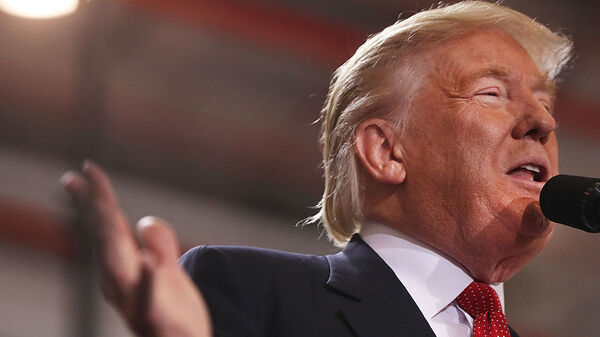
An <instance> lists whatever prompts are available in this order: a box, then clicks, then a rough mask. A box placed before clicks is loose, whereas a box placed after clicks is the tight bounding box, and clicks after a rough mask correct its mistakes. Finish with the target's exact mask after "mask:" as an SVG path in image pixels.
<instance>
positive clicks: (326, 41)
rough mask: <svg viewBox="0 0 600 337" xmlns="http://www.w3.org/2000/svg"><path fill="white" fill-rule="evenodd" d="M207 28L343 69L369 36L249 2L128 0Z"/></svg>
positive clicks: (229, 0)
mask: <svg viewBox="0 0 600 337" xmlns="http://www.w3.org/2000/svg"><path fill="white" fill-rule="evenodd" d="M126 1H128V2H130V3H133V4H135V5H139V6H140V7H143V8H147V9H149V10H152V11H153V12H156V13H160V14H161V15H167V16H171V17H174V18H176V19H183V20H185V21H187V22H190V23H192V24H195V25H198V26H201V27H202V28H203V29H214V30H217V31H219V33H221V34H229V35H231V36H234V37H239V38H242V39H243V40H250V41H254V42H258V43H259V44H263V45H266V46H272V47H275V48H277V49H280V50H282V51H286V52H291V53H296V54H298V55H299V56H300V57H302V58H308V59H310V60H314V61H317V62H319V63H324V64H326V65H329V66H337V65H340V64H341V63H343V62H344V61H345V60H346V59H347V58H348V57H349V56H350V55H352V53H354V51H355V50H356V48H357V47H358V46H359V45H360V44H362V42H364V40H365V39H366V38H367V35H368V34H367V32H364V31H360V30H358V29H355V28H352V27H347V26H340V25H336V24H334V23H331V22H329V21H326V20H325V19H323V18H320V17H314V16H310V15H309V14H307V13H300V12H299V11H293V10H290V9H287V8H283V7H276V6H274V5H266V4H262V3H260V2H257V1H246V0H217V1H215V0H174V1H166V0H126Z"/></svg>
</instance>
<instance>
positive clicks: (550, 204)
mask: <svg viewBox="0 0 600 337" xmlns="http://www.w3.org/2000/svg"><path fill="white" fill-rule="evenodd" d="M598 186H600V179H598V178H587V177H578V176H569V175H563V174H560V175H557V176H555V177H553V178H551V179H550V180H548V182H547V183H546V185H544V187H543V188H542V192H541V194H540V206H541V208H542V213H544V215H545V216H546V217H547V218H548V219H550V220H551V221H554V222H558V223H561V224H563V225H567V226H571V227H575V228H578V229H581V230H584V231H586V232H590V233H597V232H600V221H598V217H597V215H596V214H597V211H598V208H597V206H598V205H597V204H595V203H597V200H598V197H597V196H594V195H590V193H594V192H595V193H597V192H598V190H597V187H598ZM595 187H596V190H594V188H595Z"/></svg>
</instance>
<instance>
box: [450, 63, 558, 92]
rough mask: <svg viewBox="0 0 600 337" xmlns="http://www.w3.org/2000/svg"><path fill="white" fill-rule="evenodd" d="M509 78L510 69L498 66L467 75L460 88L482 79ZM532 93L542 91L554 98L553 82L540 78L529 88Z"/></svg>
mask: <svg viewBox="0 0 600 337" xmlns="http://www.w3.org/2000/svg"><path fill="white" fill-rule="evenodd" d="M510 76H511V70H510V68H505V67H499V66H490V67H487V68H484V69H481V70H479V71H476V72H474V73H472V74H469V75H467V76H465V77H463V78H462V79H461V81H460V83H459V84H460V88H466V87H468V86H469V85H470V84H471V83H473V82H474V81H476V80H478V79H480V78H484V77H493V78H497V79H501V80H508V79H509V78H510ZM531 89H532V90H533V91H536V92H537V91H542V92H545V93H547V94H549V95H550V96H552V97H553V98H554V96H555V90H556V84H555V83H554V81H552V80H551V79H549V78H548V76H542V77H541V78H540V79H539V80H538V81H536V83H534V85H533V86H532V87H531Z"/></svg>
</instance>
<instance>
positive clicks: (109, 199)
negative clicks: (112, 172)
mask: <svg viewBox="0 0 600 337" xmlns="http://www.w3.org/2000/svg"><path fill="white" fill-rule="evenodd" d="M83 174H84V176H85V178H86V179H87V180H88V182H89V184H90V186H91V192H92V193H93V194H94V195H93V197H94V198H95V199H97V200H100V201H102V202H106V203H108V204H115V205H118V204H119V203H118V201H117V195H116V193H115V191H114V189H113V187H112V183H111V182H110V178H108V175H107V174H106V173H105V172H104V170H102V169H101V168H100V166H98V165H97V164H96V163H94V162H93V161H91V160H89V159H86V160H85V161H84V162H83Z"/></svg>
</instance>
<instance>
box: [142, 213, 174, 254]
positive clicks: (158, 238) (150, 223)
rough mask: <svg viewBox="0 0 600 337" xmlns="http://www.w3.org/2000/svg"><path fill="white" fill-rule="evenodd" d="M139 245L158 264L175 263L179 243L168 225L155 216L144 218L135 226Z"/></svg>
mask: <svg viewBox="0 0 600 337" xmlns="http://www.w3.org/2000/svg"><path fill="white" fill-rule="evenodd" d="M136 230H137V236H138V239H139V241H140V245H141V246H142V247H144V248H146V249H147V250H148V252H149V253H151V254H152V255H153V257H154V258H155V259H156V262H157V263H158V264H171V263H174V264H176V263H177V259H178V258H179V255H180V250H179V243H178V242H177V237H176V236H175V232H174V231H173V229H172V228H171V226H169V224H168V223H167V222H166V221H165V220H163V219H161V218H159V217H155V216H146V217H143V218H141V219H140V221H138V223H137V225H136Z"/></svg>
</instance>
